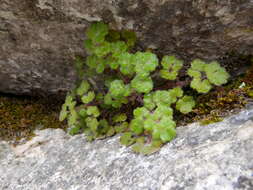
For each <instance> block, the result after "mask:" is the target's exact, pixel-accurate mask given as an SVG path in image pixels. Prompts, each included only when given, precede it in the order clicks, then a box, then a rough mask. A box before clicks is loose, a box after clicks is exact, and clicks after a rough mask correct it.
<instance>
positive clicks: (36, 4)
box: [0, 0, 253, 94]
mask: <svg viewBox="0 0 253 190" xmlns="http://www.w3.org/2000/svg"><path fill="white" fill-rule="evenodd" d="M98 20H104V21H105V22H107V23H110V25H111V26H112V27H113V28H117V29H120V28H128V29H132V30H134V31H135V32H136V33H137V35H138V38H139V39H140V41H139V46H140V47H142V48H143V49H145V48H147V47H151V48H153V49H156V50H157V51H158V53H161V54H176V55H178V56H179V57H181V58H183V59H187V60H190V59H193V58H197V57H198V58H204V59H208V60H214V59H217V58H219V57H221V56H223V55H224V54H225V53H227V52H230V51H232V50H234V51H237V52H240V53H243V54H253V45H252V44H253V1H252V0H233V1H231V0H223V1H210V0H92V1H91V0H54V1H52V0H22V1H20V0H11V1H10V0H0V44H1V46H0V92H9V93H14V94H33V93H42V94H43V93H46V94H48V93H52V94H59V93H61V92H66V91H67V90H68V89H70V88H71V87H72V86H73V84H74V80H75V73H74V70H73V67H72V65H71V63H72V62H73V58H74V56H75V55H82V56H85V52H84V51H83V45H82V42H83V40H84V38H85V36H84V31H85V28H86V27H87V26H88V25H89V23H90V22H92V21H98Z"/></svg>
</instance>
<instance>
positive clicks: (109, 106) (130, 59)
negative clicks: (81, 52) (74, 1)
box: [60, 22, 229, 154]
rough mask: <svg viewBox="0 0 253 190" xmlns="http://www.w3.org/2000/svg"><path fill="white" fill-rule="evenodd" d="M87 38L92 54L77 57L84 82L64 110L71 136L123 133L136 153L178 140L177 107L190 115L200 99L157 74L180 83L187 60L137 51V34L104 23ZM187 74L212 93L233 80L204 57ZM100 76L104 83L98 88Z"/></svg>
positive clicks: (89, 31)
mask: <svg viewBox="0 0 253 190" xmlns="http://www.w3.org/2000/svg"><path fill="white" fill-rule="evenodd" d="M86 36H87V38H88V39H87V40H85V43H84V45H85V48H86V51H87V52H88V54H89V56H88V57H87V58H86V60H83V59H81V58H77V59H76V63H75V65H76V68H77V73H78V75H79V78H80V79H81V80H80V81H79V82H78V85H77V86H76V88H74V89H73V90H72V91H71V92H70V93H69V94H68V95H67V97H66V101H65V103H64V104H63V106H62V110H61V113H60V120H61V121H63V120H65V119H66V120H67V122H68V125H69V127H70V131H69V132H70V134H72V135H74V134H76V133H80V132H84V133H85V134H86V136H87V139H88V140H90V141H92V140H94V139H98V138H105V137H108V136H112V135H115V134H117V133H121V134H122V136H121V138H120V142H121V143H122V144H123V145H126V146H130V145H132V147H133V150H134V151H135V152H140V153H143V154H151V153H153V152H155V151H157V150H159V148H160V147H161V146H162V145H163V144H165V143H167V142H169V141H171V140H172V139H174V138H175V137H176V129H175V127H176V123H175V121H174V120H173V109H177V110H178V111H180V112H182V113H183V114H187V113H189V112H191V111H192V109H193V108H194V106H195V101H194V99H193V97H192V96H189V95H186V94H185V93H184V91H183V89H182V88H181V87H180V86H177V85H176V84H177V83H176V82H175V83H174V84H175V85H174V86H173V87H172V88H166V89H164V88H161V87H160V86H159V83H158V82H156V79H155V77H157V75H155V73H158V74H159V76H160V77H161V78H162V79H163V80H165V81H167V82H168V81H175V80H177V78H178V74H179V71H180V70H181V68H182V67H183V61H181V60H179V59H178V58H176V57H175V56H164V57H163V58H162V60H161V63H159V59H158V58H157V56H156V55H155V54H154V53H152V52H140V51H138V52H135V53H134V52H133V50H132V48H133V47H134V45H135V42H136V36H135V33H134V32H132V31H127V30H123V31H115V30H110V29H109V28H108V25H106V24H104V23H103V22H96V23H93V24H92V25H91V26H90V27H89V28H88V29H87V31H86ZM187 74H188V75H189V76H190V77H189V78H191V79H192V81H191V83H190V87H191V88H193V89H195V90H196V91H197V92H199V93H207V92H209V91H210V90H211V88H212V87H213V85H216V86H220V85H222V84H225V83H226V82H227V80H228V78H229V74H228V73H227V72H226V70H225V69H224V68H223V67H221V66H220V64H219V63H218V62H211V63H206V62H204V61H202V60H199V59H196V60H194V61H193V62H192V63H191V67H190V68H189V69H188V71H187ZM94 77H98V78H99V79H102V80H103V81H104V84H102V86H101V84H100V87H98V86H97V83H96V82H95V81H96V79H95V78H94ZM84 78H85V79H84ZM100 83H101V82H100Z"/></svg>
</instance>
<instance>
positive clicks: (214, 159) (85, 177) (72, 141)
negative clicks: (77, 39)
mask: <svg viewBox="0 0 253 190" xmlns="http://www.w3.org/2000/svg"><path fill="white" fill-rule="evenodd" d="M177 131H178V136H177V138H176V139H174V140H173V141H172V142H170V143H168V144H166V145H165V146H164V147H162V149H161V150H160V152H157V153H155V154H153V155H150V156H143V155H137V154H135V153H133V152H132V151H131V149H130V148H126V147H123V146H121V145H120V144H119V137H118V136H115V137H113V138H108V139H105V140H97V141H95V142H91V143H90V142H87V141H86V140H85V137H84V136H83V135H76V136H73V137H71V136H69V135H67V134H66V133H65V132H63V131H62V130H60V129H46V130H42V131H37V132H36V133H37V136H35V137H34V138H33V139H32V140H31V141H28V142H27V143H25V144H23V145H18V146H16V147H13V146H11V145H10V144H8V143H7V142H0V189H2V190H22V189H26V190H29V189H31V190H34V189H36V190H42V189H50V190H58V189H76V190H83V189H90V190H101V189H104V190H129V189H131V190H168V189H170V190H178V189H185V190H192V189H194V190H203V189H208V190H220V189H224V190H233V189H236V190H251V189H253V151H252V149H253V107H251V108H248V109H246V110H244V111H242V112H241V113H239V114H237V115H234V116H231V117H229V118H226V119H225V120H224V121H222V122H220V123H215V124H211V125H208V126H200V125H199V124H198V123H194V124H191V125H188V126H184V127H178V128H177Z"/></svg>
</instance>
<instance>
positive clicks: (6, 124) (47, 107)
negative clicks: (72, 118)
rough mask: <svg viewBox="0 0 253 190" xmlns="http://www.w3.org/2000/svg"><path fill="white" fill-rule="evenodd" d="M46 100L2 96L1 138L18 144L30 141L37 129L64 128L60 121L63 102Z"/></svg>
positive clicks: (0, 108)
mask: <svg viewBox="0 0 253 190" xmlns="http://www.w3.org/2000/svg"><path fill="white" fill-rule="evenodd" d="M54 102H55V101H51V100H48V99H45V98H30V97H15V96H9V95H3V94H0V138H1V139H3V140H8V141H13V142H14V143H18V142H19V141H20V140H21V139H25V140H29V139H30V138H32V137H33V135H34V134H33V131H34V130H35V129H44V128H63V129H65V128H66V126H65V125H64V124H62V123H60V122H59V121H58V112H59V110H60V107H61V106H60V105H61V102H56V103H54Z"/></svg>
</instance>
